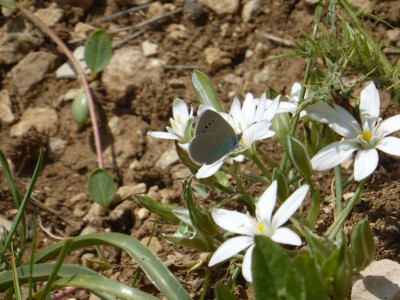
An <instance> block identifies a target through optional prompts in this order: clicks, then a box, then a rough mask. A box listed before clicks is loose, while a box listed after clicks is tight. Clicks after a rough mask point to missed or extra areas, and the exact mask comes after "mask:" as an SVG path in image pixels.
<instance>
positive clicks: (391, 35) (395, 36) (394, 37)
mask: <svg viewBox="0 0 400 300" xmlns="http://www.w3.org/2000/svg"><path fill="white" fill-rule="evenodd" d="M386 34H387V36H388V39H389V41H391V42H392V43H397V42H398V41H399V40H400V29H399V28H395V29H390V30H388V31H386Z"/></svg>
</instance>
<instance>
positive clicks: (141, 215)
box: [137, 207, 150, 220]
mask: <svg viewBox="0 0 400 300" xmlns="http://www.w3.org/2000/svg"><path fill="white" fill-rule="evenodd" d="M149 215H150V211H148V210H147V208H144V207H142V208H140V209H139V210H138V211H137V217H138V219H139V220H143V219H146V218H147V217H148V216H149Z"/></svg>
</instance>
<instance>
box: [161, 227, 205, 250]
mask: <svg viewBox="0 0 400 300" xmlns="http://www.w3.org/2000/svg"><path fill="white" fill-rule="evenodd" d="M163 237H164V239H166V240H167V241H168V242H171V243H173V244H175V245H181V246H183V247H185V248H192V249H197V250H199V251H201V252H210V251H211V247H210V245H212V242H213V238H212V236H210V235H202V234H201V233H200V232H197V234H196V236H195V237H192V238H187V237H183V236H176V235H164V236H163Z"/></svg>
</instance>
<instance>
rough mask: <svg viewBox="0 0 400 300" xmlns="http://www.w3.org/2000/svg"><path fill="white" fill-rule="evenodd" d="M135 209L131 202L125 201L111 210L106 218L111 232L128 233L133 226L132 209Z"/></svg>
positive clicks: (134, 203) (134, 204)
mask: <svg viewBox="0 0 400 300" xmlns="http://www.w3.org/2000/svg"><path fill="white" fill-rule="evenodd" d="M136 207H137V205H136V202H134V201H133V200H125V201H123V202H122V203H121V204H119V205H118V206H117V207H115V208H114V209H113V211H112V212H111V213H110V215H109V217H108V218H107V223H108V224H109V225H110V227H111V229H112V231H113V232H123V233H128V232H129V231H130V230H131V229H132V228H133V226H134V225H135V215H134V213H133V211H134V209H135V208H136Z"/></svg>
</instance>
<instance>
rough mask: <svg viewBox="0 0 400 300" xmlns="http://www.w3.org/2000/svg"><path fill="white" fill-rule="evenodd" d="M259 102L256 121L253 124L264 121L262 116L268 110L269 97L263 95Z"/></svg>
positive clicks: (255, 116)
mask: <svg viewBox="0 0 400 300" xmlns="http://www.w3.org/2000/svg"><path fill="white" fill-rule="evenodd" d="M257 100H258V104H257V109H256V113H255V115H254V120H253V122H258V121H261V120H262V116H263V114H264V112H265V110H266V108H267V95H266V94H265V93H263V94H262V95H261V98H260V99H257ZM254 101H255V102H256V99H254Z"/></svg>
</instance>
